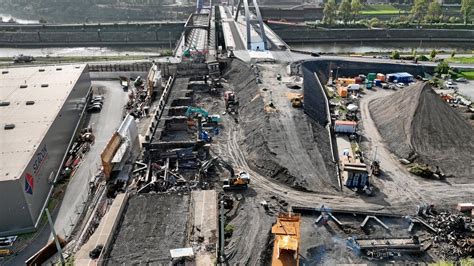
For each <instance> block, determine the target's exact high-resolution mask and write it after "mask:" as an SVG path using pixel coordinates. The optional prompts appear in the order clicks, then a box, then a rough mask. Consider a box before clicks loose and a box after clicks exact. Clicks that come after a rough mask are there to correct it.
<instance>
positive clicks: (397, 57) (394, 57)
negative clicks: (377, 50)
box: [392, 50, 400, 59]
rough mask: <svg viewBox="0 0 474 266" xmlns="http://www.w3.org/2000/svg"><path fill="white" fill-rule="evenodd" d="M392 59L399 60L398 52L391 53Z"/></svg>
mask: <svg viewBox="0 0 474 266" xmlns="http://www.w3.org/2000/svg"><path fill="white" fill-rule="evenodd" d="M392 58H393V59H400V52H399V51H397V50H395V51H393V52H392Z"/></svg>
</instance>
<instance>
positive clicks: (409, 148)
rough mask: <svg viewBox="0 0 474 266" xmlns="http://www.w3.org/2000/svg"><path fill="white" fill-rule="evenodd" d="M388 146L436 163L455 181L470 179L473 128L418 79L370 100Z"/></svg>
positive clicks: (473, 158)
mask: <svg viewBox="0 0 474 266" xmlns="http://www.w3.org/2000/svg"><path fill="white" fill-rule="evenodd" d="M369 108H370V113H371V116H372V117H373V119H374V121H375V124H376V125H377V127H378V129H379V132H380V134H381V136H382V137H383V138H384V139H385V141H386V143H387V145H388V147H389V149H390V150H391V151H392V152H393V153H395V154H396V155H397V156H399V157H402V158H408V159H414V161H415V162H418V163H423V164H428V165H429V166H430V167H432V168H433V169H436V167H437V166H438V167H439V168H440V170H441V171H442V172H444V173H445V174H446V175H448V176H450V175H452V176H454V177H456V178H455V181H456V182H460V183H467V182H472V178H473V176H474V175H473V173H474V168H473V165H472V164H473V162H474V153H473V151H474V128H473V127H472V126H471V125H469V124H468V123H467V122H466V120H465V119H464V118H463V117H461V116H460V115H459V113H458V112H456V110H454V109H453V108H452V107H450V106H449V105H448V104H447V103H446V102H444V101H443V100H442V99H441V98H440V97H439V96H438V95H437V94H436V93H435V92H434V91H433V89H432V88H431V86H430V85H429V84H426V83H421V82H418V83H416V84H415V85H413V86H410V87H407V88H405V89H403V90H401V91H399V92H396V93H394V94H392V95H390V96H387V97H385V98H380V99H376V100H374V101H372V102H371V103H370V107H369Z"/></svg>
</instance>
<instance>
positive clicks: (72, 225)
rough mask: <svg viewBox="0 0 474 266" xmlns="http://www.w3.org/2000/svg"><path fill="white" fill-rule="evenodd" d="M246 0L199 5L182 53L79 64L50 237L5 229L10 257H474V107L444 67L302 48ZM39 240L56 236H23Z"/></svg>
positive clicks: (48, 260)
mask: <svg viewBox="0 0 474 266" xmlns="http://www.w3.org/2000/svg"><path fill="white" fill-rule="evenodd" d="M238 2H239V3H235V6H234V4H232V5H230V4H220V5H215V6H206V4H205V3H204V1H198V3H197V9H196V11H195V13H192V14H190V16H189V18H188V20H187V22H186V24H185V26H184V32H183V34H182V36H181V39H180V40H179V41H178V44H177V46H176V49H175V50H174V55H173V56H172V57H168V58H164V57H163V58H162V60H156V61H153V62H152V63H151V64H149V63H148V62H147V64H146V65H145V64H141V65H139V66H140V67H138V66H137V65H132V67H131V66H130V65H129V66H126V67H124V66H121V65H114V66H112V64H109V65H104V66H99V65H94V64H90V65H89V66H82V67H81V68H80V70H81V72H78V73H79V74H81V73H83V72H82V71H84V73H86V75H85V76H87V81H83V82H84V84H85V83H87V82H89V84H90V85H89V86H88V87H90V88H89V90H88V92H87V95H82V96H81V97H82V98H83V99H81V100H80V101H79V100H78V102H80V103H81V104H82V105H81V106H80V108H81V109H80V110H78V111H80V112H81V113H83V114H84V116H85V117H84V118H82V116H81V118H80V119H79V122H77V121H74V122H77V124H79V125H78V126H77V128H75V129H77V130H74V132H70V134H68V136H67V137H69V136H70V135H72V137H71V138H72V140H71V143H70V144H69V147H68V149H64V150H65V151H64V152H62V153H60V154H59V155H61V156H63V160H62V162H60V160H58V161H57V162H55V165H48V167H49V168H51V169H54V171H55V173H58V175H60V176H61V177H62V178H61V180H63V181H62V182H63V185H62V186H61V191H57V190H58V189H56V190H54V192H52V193H50V194H51V195H49V194H48V193H46V192H44V193H43V194H44V195H43V196H42V198H41V199H42V202H41V206H37V207H35V217H33V218H34V219H38V222H36V225H35V224H34V223H35V221H33V220H32V219H30V220H29V221H28V223H26V225H25V226H24V227H25V228H19V227H18V226H16V225H15V226H13V225H12V224H13V222H11V221H10V220H8V223H5V224H2V223H1V222H0V229H1V230H2V231H1V232H0V235H1V236H2V237H1V238H0V243H2V245H1V246H0V250H2V253H1V254H5V257H4V258H5V260H4V261H0V263H3V262H5V264H6V265H15V264H17V263H19V262H20V260H23V261H22V262H21V263H26V264H27V265H44V264H56V263H57V264H64V263H69V262H72V263H73V264H75V265H135V264H150V265H217V264H219V265H275V266H277V265H284V266H290V265H320V264H322V265H336V264H367V265H368V264H371V265H372V264H385V263H394V264H430V263H437V262H441V261H446V262H451V263H457V262H459V261H461V260H464V259H470V258H471V259H472V257H473V256H474V222H473V219H474V197H473V191H474V179H473V178H474V153H473V151H474V127H473V126H474V123H473V122H472V121H471V120H472V119H473V118H472V117H474V116H473V115H472V112H473V111H474V109H473V108H474V107H473V104H472V102H471V101H470V99H469V98H468V97H466V96H465V95H463V94H461V93H459V92H457V91H451V90H446V89H445V88H442V87H440V86H439V85H437V84H434V83H432V82H431V81H432V80H433V77H434V75H435V67H434V66H433V65H429V64H426V65H424V64H412V63H401V62H396V61H395V60H393V61H388V62H386V61H384V60H375V59H365V58H362V59H357V58H355V59H353V58H347V57H345V58H343V57H324V56H321V57H319V56H315V55H314V53H313V54H312V53H308V52H304V51H295V50H292V49H291V47H289V46H288V45H287V44H285V43H284V42H283V41H282V40H281V39H280V38H279V36H277V35H276V34H275V33H274V32H273V31H272V30H271V29H270V28H269V27H268V26H266V25H265V24H264V23H263V21H262V19H261V15H260V11H259V7H258V4H257V1H253V5H251V6H250V7H249V3H248V2H249V1H247V0H242V1H238ZM137 64H138V63H137ZM470 67H472V68H474V66H470ZM23 68H25V69H28V68H29V67H23ZM12 69H13V68H12ZM18 69H20V68H18ZM35 70H36V69H33V70H31V71H35ZM56 70H57V69H56ZM9 71H10V72H13V71H12V70H9V68H5V69H3V68H2V72H3V73H2V76H3V77H5V75H6V73H5V72H7V73H8V72H9ZM10 74H11V73H10ZM79 74H78V75H79ZM82 75H84V74H82ZM25 79H26V78H25ZM448 79H449V77H446V82H448ZM450 82H451V81H450ZM469 82H470V83H468V84H469V86H470V89H472V90H474V87H473V86H474V83H472V81H469ZM2 86H3V85H2ZM18 86H20V85H18ZM0 88H1V89H2V91H3V89H4V88H3V87H0ZM12 90H13V89H12ZM85 91H86V90H85V89H84V92H85ZM3 95H4V94H3V93H2V99H0V100H2V102H1V103H2V104H1V106H2V107H0V108H7V107H4V102H5V101H6V100H8V99H9V98H8V97H5V99H3V98H4V97H3ZM6 96H8V95H6ZM12 99H13V98H12ZM12 101H13V100H12ZM15 104H16V103H14V102H12V103H11V105H15ZM6 106H8V105H6ZM8 108H11V106H10V107H8ZM9 115H11V114H9ZM59 116H60V115H59ZM0 117H2V118H3V116H0ZM105 121H106V122H105ZM2 122H3V121H2ZM102 123H103V126H101V125H102ZM4 130H5V131H6V130H11V129H8V128H7V125H5V129H4ZM71 131H72V129H71ZM26 141H27V140H26ZM3 142H4V140H3V139H2V144H3ZM48 145H50V144H48ZM84 150H86V151H84ZM6 156H8V155H6V154H4V153H3V151H2V157H6ZM58 158H59V157H58ZM1 168H2V170H3V168H4V165H3V164H2V166H1ZM49 168H48V169H49ZM56 169H58V170H56ZM21 170H23V168H22V169H21ZM25 178H26V177H25ZM30 181H31V180H30ZM30 181H28V180H27V181H25V182H26V185H29V186H30V187H31V188H30V187H28V186H27V187H26V188H25V193H26V194H25V195H26V196H28V195H27V194H31V193H30V190H32V187H34V184H31V182H30ZM45 184H46V183H45ZM48 184H49V186H53V187H58V186H59V185H58V183H56V182H53V181H50V183H48ZM23 185H24V184H23V183H22V184H21V186H22V187H23ZM0 186H1V184H0ZM49 186H48V187H49ZM71 187H80V189H75V190H72V188H71ZM28 188H30V190H28ZM66 188H67V189H66ZM0 189H1V187H0ZM44 198H46V200H44ZM0 199H2V200H3V199H5V198H3V196H0ZM48 200H50V201H51V200H57V201H59V202H60V203H58V204H59V207H58V209H57V210H56V211H55V210H54V209H52V210H50V211H51V213H52V216H53V220H55V222H54V224H53V222H52V221H51V217H50V214H49V211H48V208H50V205H49V204H48ZM6 201H7V199H5V202H6ZM44 202H46V203H44ZM61 202H62V204H70V205H62V206H61ZM70 202H71V203H70ZM76 203H78V204H79V205H80V206H81V207H80V208H79V207H77V205H74V204H76ZM18 204H19V205H21V203H18ZM23 206H24V207H27V206H28V205H27V204H26V203H25V204H24V205H23ZM63 206H65V207H63ZM70 206H72V207H70ZM43 209H46V211H45V212H47V217H48V219H49V222H48V221H46V219H44V220H45V221H44V223H43V225H42V226H39V225H41V224H42V223H41V217H40V218H38V216H40V215H41V214H42V212H43ZM6 213H7V212H6ZM8 213H11V210H10V212H8ZM38 213H39V214H38ZM58 213H59V214H58ZM69 213H74V216H73V217H75V218H74V220H73V219H71V218H70V217H72V216H67V217H68V218H67V219H64V218H63V216H62V214H64V215H66V214H68V215H69ZM64 217H66V216H64ZM12 219H13V218H12ZM38 223H39V225H38ZM47 224H50V225H51V228H52V229H51V230H50V231H49V229H48V227H49V225H47ZM32 228H33V229H32ZM45 228H46V229H45ZM33 230H37V231H38V235H43V237H41V236H40V237H35V239H44V241H43V242H38V241H39V240H35V239H33V240H29V239H26V238H24V237H21V234H20V233H21V232H23V231H28V232H31V231H33ZM12 232H13V233H12ZM17 235H18V237H17ZM28 241H29V242H28ZM35 241H36V242H35ZM28 245H30V246H33V245H35V246H39V247H40V248H39V249H31V250H29V249H28ZM16 253H17V254H20V255H17V256H7V255H12V254H16ZM23 258H24V259H23Z"/></svg>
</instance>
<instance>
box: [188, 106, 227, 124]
mask: <svg viewBox="0 0 474 266" xmlns="http://www.w3.org/2000/svg"><path fill="white" fill-rule="evenodd" d="M194 114H200V115H202V117H204V118H205V119H206V122H208V123H215V124H218V123H219V122H221V117H220V115H209V113H208V112H207V111H206V110H204V109H202V108H201V107H193V106H188V109H187V110H186V113H185V115H186V116H187V117H188V118H191V117H192V116H193V115H194Z"/></svg>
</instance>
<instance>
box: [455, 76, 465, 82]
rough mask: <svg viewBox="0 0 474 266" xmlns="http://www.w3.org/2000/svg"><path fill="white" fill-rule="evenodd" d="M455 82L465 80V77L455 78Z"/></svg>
mask: <svg viewBox="0 0 474 266" xmlns="http://www.w3.org/2000/svg"><path fill="white" fill-rule="evenodd" d="M456 81H457V82H467V79H466V78H463V77H460V78H457V79H456Z"/></svg>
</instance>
